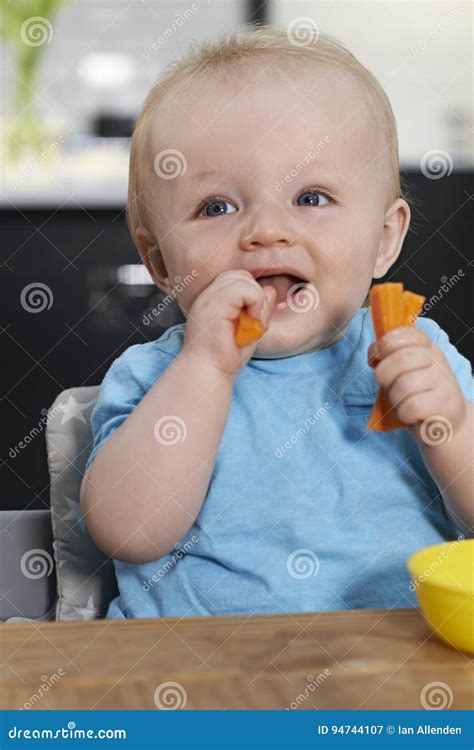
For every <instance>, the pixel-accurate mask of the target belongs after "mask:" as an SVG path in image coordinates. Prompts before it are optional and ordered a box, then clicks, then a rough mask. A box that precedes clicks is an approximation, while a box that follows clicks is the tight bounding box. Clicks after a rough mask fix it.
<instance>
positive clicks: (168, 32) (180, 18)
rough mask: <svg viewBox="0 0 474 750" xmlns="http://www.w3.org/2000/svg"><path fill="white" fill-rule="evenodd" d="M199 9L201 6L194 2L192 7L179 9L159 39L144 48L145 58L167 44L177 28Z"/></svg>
mask: <svg viewBox="0 0 474 750" xmlns="http://www.w3.org/2000/svg"><path fill="white" fill-rule="evenodd" d="M197 10H199V6H198V5H196V3H192V5H191V8H186V10H184V11H183V12H182V13H181V12H180V11H178V10H177V11H176V18H175V19H174V21H173V22H172V23H171V25H170V26H168V28H167V29H165V30H164V32H163V33H162V34H161V36H159V37H158V40H157V41H155V42H153V44H152V45H151V47H147V48H146V49H144V50H143V52H142V55H143V57H144V58H145V60H148V59H149V58H150V57H151V54H152V51H153V50H157V49H159V47H162V46H163V44H165V42H167V41H168V40H169V39H170V38H171V37H172V36H173V34H174V33H175V32H176V30H177V28H179V27H180V26H182V24H183V22H184V21H187V20H188V18H190V17H191V16H192V15H193V13H195V12H196V11H197Z"/></svg>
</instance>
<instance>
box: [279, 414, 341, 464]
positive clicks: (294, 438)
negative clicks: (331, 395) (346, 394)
mask: <svg viewBox="0 0 474 750" xmlns="http://www.w3.org/2000/svg"><path fill="white" fill-rule="evenodd" d="M330 408H331V404H330V403H329V401H325V402H324V405H323V406H320V407H319V409H318V410H317V412H313V411H312V410H309V417H307V418H306V419H305V421H304V424H303V426H302V427H299V428H298V429H297V430H296V432H295V433H293V435H291V437H290V438H289V439H288V440H286V441H285V442H284V443H283V445H280V447H279V448H277V449H276V451H275V456H276V457H277V458H281V457H282V456H283V454H284V453H285V452H286V451H287V450H289V449H290V448H292V447H293V445H294V444H295V443H296V442H298V440H299V439H300V438H302V437H303V436H304V435H306V433H307V432H308V430H309V428H310V427H312V425H313V424H315V423H316V422H317V421H318V419H321V417H322V416H323V415H324V414H326V412H327V411H328V410H329V409H330Z"/></svg>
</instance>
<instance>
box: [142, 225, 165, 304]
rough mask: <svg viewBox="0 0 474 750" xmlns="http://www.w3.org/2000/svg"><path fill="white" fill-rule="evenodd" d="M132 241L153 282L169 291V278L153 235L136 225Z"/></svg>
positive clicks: (163, 289)
mask: <svg viewBox="0 0 474 750" xmlns="http://www.w3.org/2000/svg"><path fill="white" fill-rule="evenodd" d="M133 239H134V242H135V245H136V247H137V250H138V252H139V253H140V257H141V259H142V262H143V265H144V266H146V269H147V271H148V273H149V274H150V276H151V277H152V279H153V281H154V282H155V284H156V285H157V286H158V287H159V288H160V289H161V290H162V291H163V292H166V293H168V292H169V278H168V272H167V270H166V265H165V262H164V259H163V255H162V254H161V250H160V247H159V245H158V242H157V241H156V239H155V237H154V236H153V235H152V234H151V232H150V231H149V230H148V229H146V227H138V229H136V230H135V236H134V238H133Z"/></svg>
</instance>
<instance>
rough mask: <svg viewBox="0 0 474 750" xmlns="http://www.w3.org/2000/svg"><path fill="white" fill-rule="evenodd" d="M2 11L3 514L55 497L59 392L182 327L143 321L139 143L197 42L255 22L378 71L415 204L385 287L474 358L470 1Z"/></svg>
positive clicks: (93, 380)
mask: <svg viewBox="0 0 474 750" xmlns="http://www.w3.org/2000/svg"><path fill="white" fill-rule="evenodd" d="M0 9H1V13H2V24H1V61H2V66H1V71H0V75H1V101H2V114H1V133H0V136H1V144H0V149H1V163H2V169H1V176H0V179H1V183H0V211H1V218H2V243H1V273H2V281H1V284H2V286H1V290H2V291H1V296H0V304H1V306H2V322H1V326H2V338H1V340H2V345H3V346H2V359H1V361H2V368H1V384H0V388H1V391H0V392H1V396H2V412H1V413H2V437H1V445H0V461H1V464H2V466H1V470H2V485H1V486H2V492H1V499H0V504H1V505H0V507H1V508H3V509H17V508H26V507H29V508H42V507H47V506H48V495H49V486H48V469H47V463H46V452H45V446H44V433H43V434H38V435H37V436H36V437H35V438H34V439H31V441H27V443H28V444H26V445H25V444H24V443H25V437H26V436H28V435H30V433H31V431H32V430H34V428H35V427H36V428H38V426H39V425H41V418H42V417H44V415H45V414H46V410H47V409H48V407H50V406H51V404H52V402H53V401H54V399H55V397H56V396H57V395H58V393H59V392H60V391H62V390H63V389H65V388H68V387H71V386H78V385H97V384H99V383H100V382H101V380H102V378H103V376H104V374H105V372H106V371H107V369H108V368H109V366H110V364H111V363H112V361H113V360H114V359H115V358H116V357H117V356H119V354H120V353H121V352H122V351H123V350H124V349H126V348H127V347H128V346H130V345H132V344H134V343H141V342H146V341H149V340H153V339H156V338H158V337H159V336H160V335H161V334H162V333H163V331H164V330H165V329H166V328H167V327H169V326H170V325H173V324H174V323H177V322H180V321H182V320H184V318H183V317H182V315H181V313H180V312H179V310H178V308H177V306H176V305H175V304H174V305H173V306H171V305H170V306H167V308H166V310H165V312H164V313H161V314H160V315H158V316H152V320H151V322H148V323H145V322H144V321H145V320H149V319H147V318H146V312H147V311H149V310H151V309H152V308H153V307H155V306H156V305H157V303H158V302H159V301H160V300H161V299H162V297H163V295H162V293H161V292H159V291H158V290H157V289H156V287H154V286H153V285H152V284H151V283H150V279H149V277H148V275H147V272H146V270H145V268H144V267H143V266H141V265H139V264H138V263H137V261H138V255H137V253H136V250H135V249H134V247H133V244H132V242H131V239H130V237H129V236H128V233H127V229H126V224H125V200H126V191H127V178H128V155H129V143H130V140H129V139H130V135H131V133H132V129H133V126H134V122H135V118H136V117H137V115H138V112H139V110H140V108H141V105H142V103H143V100H144V98H145V96H146V94H147V92H148V90H149V88H150V86H151V85H152V84H153V83H154V81H155V80H156V78H157V76H158V74H159V73H160V70H161V69H162V68H163V67H164V66H165V65H166V64H167V63H168V62H170V61H171V60H172V59H174V58H175V57H176V56H177V55H178V54H179V53H180V50H181V49H182V48H183V43H184V42H186V41H187V40H190V39H195V40H199V39H203V38H205V37H207V36H209V35H210V34H214V33H217V32H219V31H224V30H226V29H232V28H234V27H235V26H237V25H239V24H241V23H243V22H254V23H257V22H270V23H275V24H278V25H281V26H282V27H284V28H287V27H288V24H290V23H291V22H294V21H295V19H298V23H299V24H300V25H301V24H302V25H303V26H304V25H305V24H306V26H307V27H308V29H309V32H308V33H310V34H311V28H312V25H313V24H317V26H318V27H319V28H320V29H321V30H323V31H325V32H327V33H330V34H333V35H335V36H337V37H338V38H340V39H341V40H342V41H343V42H344V43H346V44H347V45H348V46H349V48H350V49H351V50H352V51H353V52H354V53H355V54H356V55H357V56H358V57H359V59H360V60H361V61H362V62H363V63H364V64H365V65H367V66H368V68H369V69H370V70H372V71H373V72H374V73H375V74H376V75H377V77H378V78H379V80H380V81H381V83H382V85H383V86H384V87H385V90H386V91H387V93H388V95H389V97H390V99H391V102H392V106H393V108H394V111H395V115H396V118H397V121H398V127H399V142H400V156H401V171H402V178H403V182H404V186H405V188H406V189H408V190H409V194H410V197H411V199H412V201H413V203H412V209H413V227H412V230H411V231H410V233H409V236H408V238H407V240H406V242H405V247H404V251H403V253H402V256H401V258H400V260H399V261H398V262H397V264H396V266H395V267H393V268H392V269H391V271H390V273H389V274H388V276H387V278H386V279H385V280H389V279H392V280H400V281H403V282H404V283H405V284H406V285H407V286H408V288H410V289H412V290H414V291H417V292H419V293H422V294H424V295H426V297H427V298H428V299H429V300H430V301H431V304H430V309H429V313H428V314H429V316H430V317H432V318H434V319H435V320H436V321H437V322H438V323H439V324H440V325H441V326H443V328H445V330H446V331H447V332H448V333H449V335H450V338H451V340H452V342H453V343H454V344H455V345H456V346H457V348H458V349H459V350H460V351H461V352H462V353H463V354H464V355H465V356H467V357H469V358H472V336H471V335H470V334H471V332H472V328H471V326H472V323H471V316H470V310H471V309H472V304H471V303H470V302H469V300H470V299H471V298H472V291H471V293H469V289H471V290H472V274H471V266H472V260H471V258H472V252H471V249H472V237H473V225H472V216H473V182H472V174H473V140H474V137H473V107H472V93H471V91H472V4H471V3H469V2H462V3H461V2H431V0H425V1H423V2H412V1H411V0H404V1H402V2H401V1H398V2H384V1H382V2H380V1H379V0H372V1H371V2H354V1H348V2H340V1H339V0H332V1H331V2H318V1H317V0H311V1H307V2H291V1H290V0H273V1H272V0H268V2H261V1H260V0H255V2H250V0H240V1H239V0H196V2H195V3H194V2H193V3H191V2H188V1H186V2H159V1H156V2H155V1H154V0H135V1H132V2H127V1H126V0H77V2H72V1H69V2H58V1H57V0H49V2H48V0H43V2H39V1H37V2H35V1H32V2H27V1H24V2H10V1H9V0H0ZM303 33H304V32H303ZM40 432H41V431H40ZM35 434H36V433H35ZM22 441H23V444H24V447H23V448H21V449H20V448H19V447H18V446H19V445H20V443H21V442H22Z"/></svg>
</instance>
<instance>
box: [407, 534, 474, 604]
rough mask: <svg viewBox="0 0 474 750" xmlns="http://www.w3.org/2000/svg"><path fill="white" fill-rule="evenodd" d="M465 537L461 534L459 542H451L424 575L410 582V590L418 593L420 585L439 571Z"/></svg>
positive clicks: (421, 574)
mask: <svg viewBox="0 0 474 750" xmlns="http://www.w3.org/2000/svg"><path fill="white" fill-rule="evenodd" d="M464 538H465V537H464V535H463V534H460V535H459V536H458V538H457V541H455V542H451V544H450V545H449V547H446V548H445V549H443V550H442V551H441V552H440V553H439V555H438V557H437V559H436V560H433V561H432V562H431V563H430V565H429V567H428V568H425V569H424V571H423V573H420V574H419V575H418V576H417V577H416V578H415V580H413V581H410V585H409V589H410V591H416V589H417V587H418V586H419V585H420V583H423V581H426V580H427V579H428V578H429V577H430V576H432V575H433V573H434V572H435V571H436V570H438V568H440V567H441V566H442V565H443V560H446V559H447V558H448V557H449V556H450V555H451V554H452V552H453V551H454V550H455V549H457V547H459V544H460V542H462V541H463V540H464Z"/></svg>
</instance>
